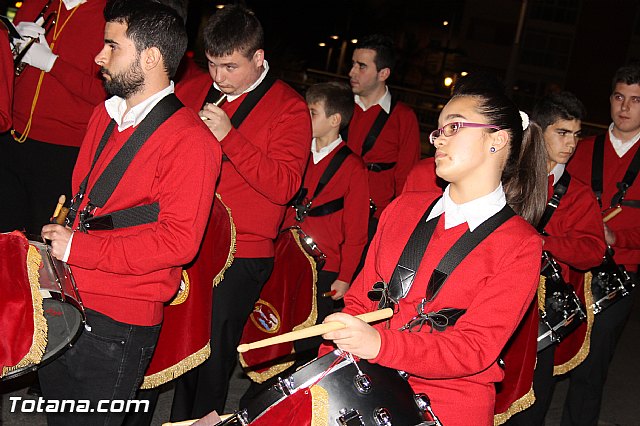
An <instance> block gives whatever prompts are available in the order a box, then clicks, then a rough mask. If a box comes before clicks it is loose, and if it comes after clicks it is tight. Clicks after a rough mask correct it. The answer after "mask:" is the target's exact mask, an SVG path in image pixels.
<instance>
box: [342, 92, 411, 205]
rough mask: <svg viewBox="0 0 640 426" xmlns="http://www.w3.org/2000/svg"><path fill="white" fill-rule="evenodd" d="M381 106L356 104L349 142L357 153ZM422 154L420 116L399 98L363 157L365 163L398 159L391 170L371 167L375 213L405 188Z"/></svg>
mask: <svg viewBox="0 0 640 426" xmlns="http://www.w3.org/2000/svg"><path fill="white" fill-rule="evenodd" d="M380 110H381V107H380V105H374V106H372V107H371V108H369V109H368V110H366V111H363V110H362V108H360V106H358V105H355V107H354V113H353V118H352V119H351V122H350V123H349V140H348V142H347V144H348V145H349V148H351V150H353V152H355V153H356V154H358V155H360V154H361V153H362V144H363V143H364V140H365V138H366V137H367V134H369V130H370V129H371V126H372V125H373V122H374V121H375V119H376V117H377V116H378V114H379V113H380ZM419 158H420V129H419V127H418V119H417V118H416V114H415V113H414V112H413V110H412V109H411V108H409V107H408V106H407V105H405V104H403V103H402V102H398V103H397V104H396V107H395V108H394V109H393V111H392V112H391V116H390V117H389V119H388V120H387V122H386V124H385V125H384V127H383V129H382V131H381V132H380V135H379V136H378V138H377V139H376V142H375V143H374V145H373V148H371V150H370V151H369V152H367V153H366V154H365V156H364V157H363V160H364V162H365V163H396V165H395V167H393V168H391V169H389V170H385V171H382V172H373V171H369V192H370V195H371V199H372V200H373V202H374V203H375V204H376V206H377V207H378V210H377V211H376V217H380V214H381V213H382V211H383V210H384V208H385V207H386V206H387V205H388V204H389V203H390V202H391V200H393V198H394V197H396V196H397V195H398V194H400V193H401V192H402V188H403V187H404V182H405V180H406V178H407V175H408V174H409V171H410V170H411V168H412V167H413V165H414V164H415V163H416V162H417V161H418V159H419Z"/></svg>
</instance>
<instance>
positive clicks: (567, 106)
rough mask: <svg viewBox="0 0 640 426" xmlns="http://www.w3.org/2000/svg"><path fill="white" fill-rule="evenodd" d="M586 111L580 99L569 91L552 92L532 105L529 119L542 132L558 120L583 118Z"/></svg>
mask: <svg viewBox="0 0 640 426" xmlns="http://www.w3.org/2000/svg"><path fill="white" fill-rule="evenodd" d="M586 114H587V112H586V110H585V108H584V105H583V104H582V102H580V99H578V98H577V97H576V95H574V94H573V93H571V92H558V93H552V94H550V95H547V96H545V97H544V98H542V99H540V100H539V101H538V102H537V103H536V105H535V106H534V107H533V111H532V112H531V120H533V121H535V122H536V123H538V125H539V126H540V128H541V129H542V131H543V132H544V131H545V130H546V129H547V127H549V126H550V125H552V124H553V123H555V122H556V121H558V120H581V121H582V120H584V117H585V116H586Z"/></svg>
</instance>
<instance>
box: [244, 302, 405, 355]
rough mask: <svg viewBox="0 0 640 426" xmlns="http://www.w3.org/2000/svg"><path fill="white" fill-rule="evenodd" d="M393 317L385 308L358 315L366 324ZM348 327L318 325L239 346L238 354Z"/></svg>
mask: <svg viewBox="0 0 640 426" xmlns="http://www.w3.org/2000/svg"><path fill="white" fill-rule="evenodd" d="M392 316H393V309H391V308H385V309H380V310H378V311H373V312H367V313H366V314H360V315H356V318H358V319H360V320H362V321H364V322H366V323H371V322H376V321H380V320H383V319H387V318H391V317H392ZM345 327H346V326H345V325H344V324H343V323H341V322H339V321H330V322H327V323H324V324H318V325H314V326H311V327H307V328H303V329H302V330H296V331H291V332H289V333H284V334H281V335H279V336H273V337H269V338H268V339H263V340H258V341H257V342H253V343H245V344H242V345H240V346H238V352H240V353H243V352H247V351H250V350H251V349H258V348H264V347H265V346H271V345H277V344H279V343H285V342H292V341H294V340H300V339H304V338H307V337H314V336H320V335H322V334H325V333H328V332H330V331H335V330H340V329H341V328H345Z"/></svg>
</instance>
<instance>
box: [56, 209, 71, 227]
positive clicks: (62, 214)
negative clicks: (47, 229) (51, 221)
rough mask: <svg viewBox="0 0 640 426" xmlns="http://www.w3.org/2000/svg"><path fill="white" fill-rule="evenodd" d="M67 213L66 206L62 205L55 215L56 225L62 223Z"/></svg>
mask: <svg viewBox="0 0 640 426" xmlns="http://www.w3.org/2000/svg"><path fill="white" fill-rule="evenodd" d="M68 214H69V208H68V207H62V208H61V209H60V213H58V216H56V217H55V221H56V223H57V224H58V225H64V221H65V220H67V215H68Z"/></svg>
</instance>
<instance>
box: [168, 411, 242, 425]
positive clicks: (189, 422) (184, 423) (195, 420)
mask: <svg viewBox="0 0 640 426" xmlns="http://www.w3.org/2000/svg"><path fill="white" fill-rule="evenodd" d="M231 416H233V414H223V415H221V416H220V421H225V420H227V419H228V418H229V417H231ZM198 420H199V419H194V420H182V421H181V422H176V423H171V422H168V423H162V426H190V425H192V424H194V423H195V422H197V421H198Z"/></svg>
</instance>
